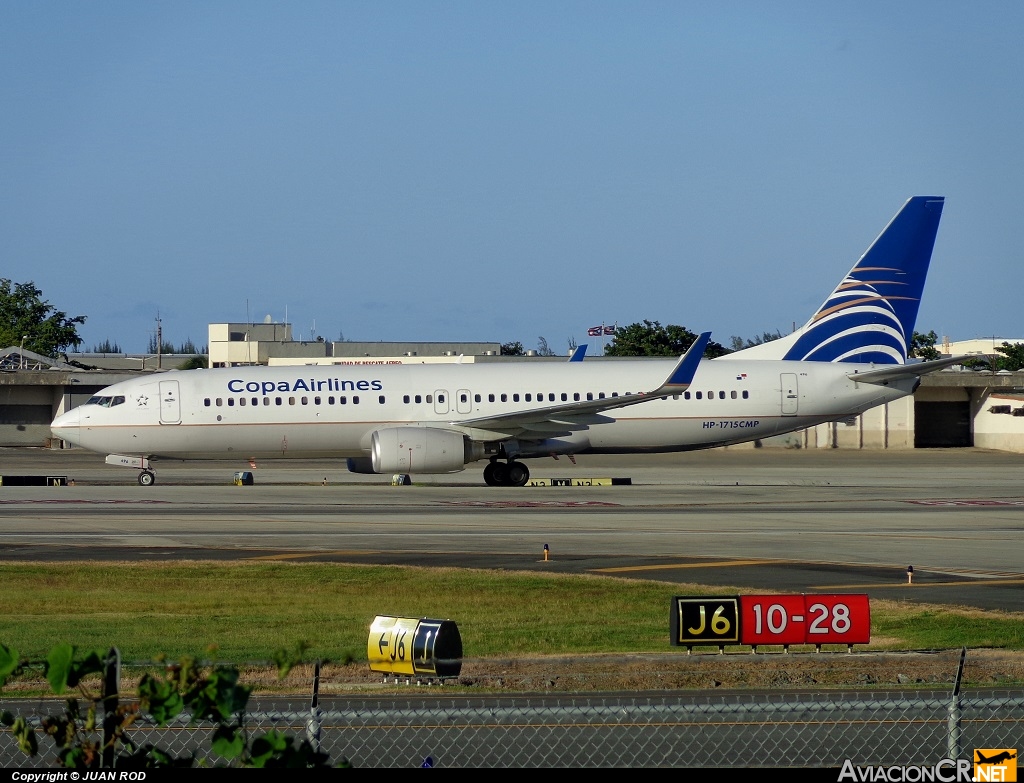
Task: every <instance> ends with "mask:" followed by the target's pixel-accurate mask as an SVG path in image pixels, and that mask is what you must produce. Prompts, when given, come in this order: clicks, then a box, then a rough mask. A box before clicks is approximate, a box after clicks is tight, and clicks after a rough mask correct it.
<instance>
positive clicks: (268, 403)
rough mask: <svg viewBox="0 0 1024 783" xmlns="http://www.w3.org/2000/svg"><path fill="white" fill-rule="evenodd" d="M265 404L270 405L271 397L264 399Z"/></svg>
mask: <svg viewBox="0 0 1024 783" xmlns="http://www.w3.org/2000/svg"><path fill="white" fill-rule="evenodd" d="M263 404H264V405H270V398H269V397H264V398H263Z"/></svg>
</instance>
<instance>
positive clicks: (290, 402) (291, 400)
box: [288, 397, 295, 405]
mask: <svg viewBox="0 0 1024 783" xmlns="http://www.w3.org/2000/svg"><path fill="white" fill-rule="evenodd" d="M288 404H289V405H294V404H295V398H294V397H289V398H288Z"/></svg>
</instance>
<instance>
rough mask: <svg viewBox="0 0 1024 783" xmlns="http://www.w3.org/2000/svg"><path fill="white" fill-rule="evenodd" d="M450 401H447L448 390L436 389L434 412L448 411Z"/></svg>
mask: <svg viewBox="0 0 1024 783" xmlns="http://www.w3.org/2000/svg"><path fill="white" fill-rule="evenodd" d="M450 406H451V403H450V402H448V390H447V389H438V390H437V391H435V392H434V413H440V414H445V413H447V412H448V410H449V408H450Z"/></svg>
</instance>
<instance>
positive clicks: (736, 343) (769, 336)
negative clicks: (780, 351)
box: [729, 329, 782, 351]
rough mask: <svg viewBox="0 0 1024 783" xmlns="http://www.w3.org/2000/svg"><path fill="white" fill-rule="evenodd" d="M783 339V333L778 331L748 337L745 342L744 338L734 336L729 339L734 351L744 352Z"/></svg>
mask: <svg viewBox="0 0 1024 783" xmlns="http://www.w3.org/2000/svg"><path fill="white" fill-rule="evenodd" d="M781 337H782V332H780V331H779V330H778V329H776V330H775V331H774V332H761V336H760V337H757V336H754V337H748V338H747V339H746V340H744V339H743V338H742V337H737V336H736V335H733V336H732V337H730V338H729V345H730V347H731V348H732V350H734V351H742V350H743V349H744V348H753V347H754V346H755V345H763V344H764V343H770V342H771V341H772V340H778V339H779V338H781Z"/></svg>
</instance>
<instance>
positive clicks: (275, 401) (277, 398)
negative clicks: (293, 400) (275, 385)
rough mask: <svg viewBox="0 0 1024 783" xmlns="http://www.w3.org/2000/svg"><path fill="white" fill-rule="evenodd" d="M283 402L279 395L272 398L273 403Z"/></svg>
mask: <svg viewBox="0 0 1024 783" xmlns="http://www.w3.org/2000/svg"><path fill="white" fill-rule="evenodd" d="M283 402H284V401H283V400H282V399H281V398H280V397H275V398H274V405H281V404H283Z"/></svg>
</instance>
